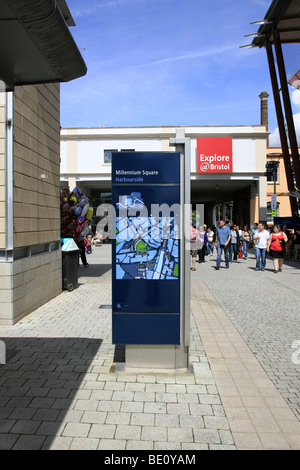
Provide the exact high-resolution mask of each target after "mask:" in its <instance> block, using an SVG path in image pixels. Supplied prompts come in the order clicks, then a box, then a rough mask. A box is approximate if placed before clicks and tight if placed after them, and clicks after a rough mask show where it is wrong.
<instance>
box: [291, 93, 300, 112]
mask: <svg viewBox="0 0 300 470" xmlns="http://www.w3.org/2000/svg"><path fill="white" fill-rule="evenodd" d="M292 103H293V104H294V105H295V106H297V107H298V108H300V90H294V91H293V93H292Z"/></svg>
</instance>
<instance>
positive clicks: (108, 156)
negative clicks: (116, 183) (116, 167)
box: [104, 149, 118, 164]
mask: <svg viewBox="0 0 300 470" xmlns="http://www.w3.org/2000/svg"><path fill="white" fill-rule="evenodd" d="M117 151H118V149H111V150H104V163H110V164H111V154H112V152H117Z"/></svg>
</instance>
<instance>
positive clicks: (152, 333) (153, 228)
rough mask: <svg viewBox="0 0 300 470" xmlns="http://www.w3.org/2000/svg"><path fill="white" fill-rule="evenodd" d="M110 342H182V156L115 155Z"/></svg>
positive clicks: (148, 343) (113, 160)
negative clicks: (114, 230)
mask: <svg viewBox="0 0 300 470" xmlns="http://www.w3.org/2000/svg"><path fill="white" fill-rule="evenodd" d="M112 191H113V204H114V207H115V210H116V240H113V249H112V310H113V313H112V340H113V343H114V344H125V345H179V344H180V305H181V299H180V292H181V289H180V285H181V283H180V277H181V274H182V273H181V263H180V259H181V256H180V249H181V240H180V233H181V232H180V223H181V220H180V203H181V200H180V198H181V196H180V195H181V191H180V154H179V153H177V152H126V153H125V152H115V153H113V154H112Z"/></svg>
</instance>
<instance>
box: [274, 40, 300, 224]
mask: <svg viewBox="0 0 300 470" xmlns="http://www.w3.org/2000/svg"><path fill="white" fill-rule="evenodd" d="M266 49H267V57H268V63H269V69H270V77H271V83H272V89H273V96H274V103H275V109H276V115H277V122H278V129H279V135H280V141H281V148H282V154H283V161H284V168H285V174H286V179H287V186H288V190H289V191H290V192H291V191H294V189H295V188H294V178H293V172H292V168H291V160H290V153H289V146H288V140H287V136H286V132H285V126H284V117H283V111H282V107H281V100H280V96H279V87H278V80H277V75H276V68H275V62H274V56H273V51H272V45H271V43H270V42H269V41H268V42H267V44H266ZM289 199H290V206H291V211H292V214H293V215H294V214H295V213H296V214H298V207H297V200H296V198H294V197H291V196H290V198H289Z"/></svg>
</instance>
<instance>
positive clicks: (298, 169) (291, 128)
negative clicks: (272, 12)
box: [273, 28, 300, 189]
mask: <svg viewBox="0 0 300 470" xmlns="http://www.w3.org/2000/svg"><path fill="white" fill-rule="evenodd" d="M273 36H274V45H275V52H276V58H277V65H278V72H279V77H280V84H281V91H282V98H283V105H284V110H285V118H286V123H287V128H288V135H289V141H290V147H291V153H292V160H293V166H294V172H295V181H296V186H297V188H298V189H299V188H300V160H299V152H298V145H297V138H296V131H295V125H294V119H293V113H292V107H291V100H290V95H289V90H288V83H287V78H286V71H285V65H284V59H283V53H282V47H281V42H280V37H279V32H278V30H277V29H276V28H275V30H274V34H273Z"/></svg>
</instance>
